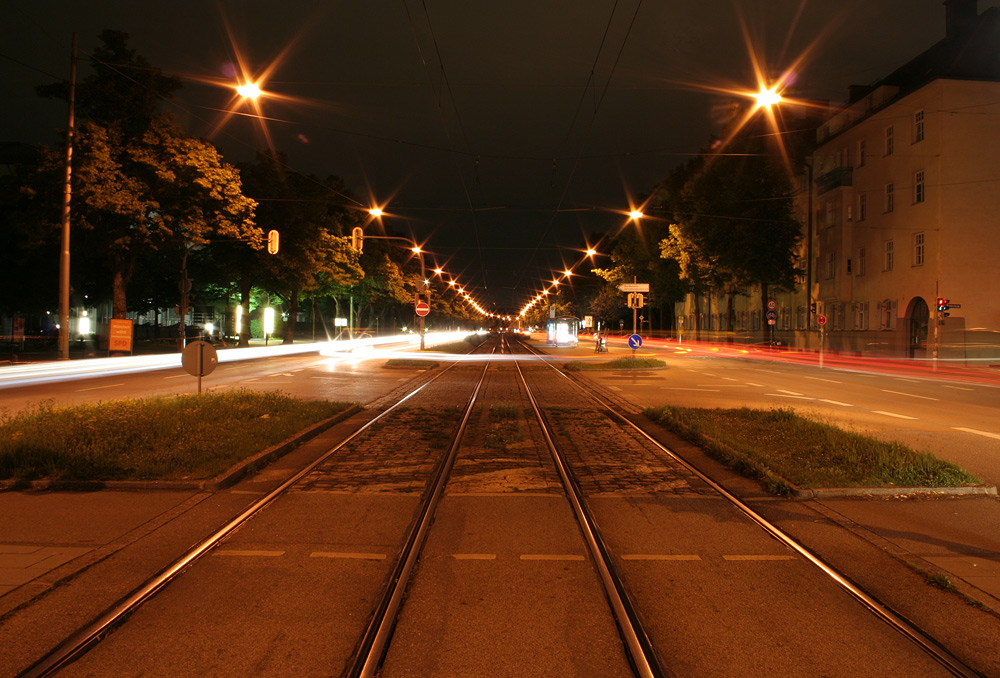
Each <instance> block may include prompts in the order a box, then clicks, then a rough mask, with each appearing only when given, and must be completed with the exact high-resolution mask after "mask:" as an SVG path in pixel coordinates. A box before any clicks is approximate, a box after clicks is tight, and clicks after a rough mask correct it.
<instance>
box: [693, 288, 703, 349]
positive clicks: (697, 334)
mask: <svg viewBox="0 0 1000 678" xmlns="http://www.w3.org/2000/svg"><path fill="white" fill-rule="evenodd" d="M694 338H695V339H696V340H697V341H701V295H700V294H698V293H697V292H695V295H694Z"/></svg>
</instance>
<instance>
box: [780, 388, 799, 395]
mask: <svg viewBox="0 0 1000 678" xmlns="http://www.w3.org/2000/svg"><path fill="white" fill-rule="evenodd" d="M777 390H778V393H784V394H785V395H791V396H800V395H805V394H804V393H798V392H796V391H786V390H785V389H783V388H779V389H777Z"/></svg>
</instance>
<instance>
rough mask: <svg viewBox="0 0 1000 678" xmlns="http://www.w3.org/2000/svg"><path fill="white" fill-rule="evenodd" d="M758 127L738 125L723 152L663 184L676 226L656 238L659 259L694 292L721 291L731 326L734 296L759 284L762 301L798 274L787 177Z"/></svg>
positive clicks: (796, 230) (797, 226) (788, 285)
mask: <svg viewBox="0 0 1000 678" xmlns="http://www.w3.org/2000/svg"><path fill="white" fill-rule="evenodd" d="M757 132H759V130H753V129H749V130H744V132H743V133H741V134H740V135H738V136H737V137H736V139H735V140H734V141H733V142H732V144H731V145H730V146H729V147H728V148H727V149H726V152H725V153H715V154H711V155H706V158H705V159H704V160H703V161H699V162H693V163H688V164H687V165H685V166H684V167H683V168H682V169H681V170H679V171H678V172H677V173H676V174H675V175H673V176H671V177H670V179H669V182H668V183H669V187H670V189H672V190H667V192H668V193H669V194H670V196H669V198H670V199H669V204H670V206H671V208H672V211H673V217H674V219H675V223H674V224H673V225H672V226H671V228H670V233H669V236H668V237H667V238H664V240H663V241H662V242H661V253H662V256H664V257H667V258H673V259H675V260H676V261H677V262H678V264H679V266H680V271H681V277H682V278H683V279H684V280H685V281H686V282H687V283H688V284H689V285H690V286H691V288H692V290H693V291H695V292H696V293H698V292H702V291H704V290H705V289H707V288H717V289H722V290H723V291H725V292H726V294H727V295H728V297H729V309H728V313H727V315H728V317H729V326H730V327H732V321H733V315H734V310H733V297H734V295H735V294H737V293H741V292H742V291H744V290H746V289H747V288H748V287H750V286H752V285H760V290H761V305H762V306H763V305H764V304H765V303H766V301H767V299H768V296H769V294H770V292H769V290H770V288H779V289H789V290H790V289H793V288H794V285H795V277H796V275H797V274H798V273H799V271H798V269H797V266H796V247H797V245H798V242H799V240H800V239H801V237H802V231H801V228H802V227H801V225H800V224H799V223H798V221H797V220H796V219H795V216H794V199H793V193H792V183H791V179H790V177H789V176H788V173H787V171H786V169H785V167H784V165H783V164H782V163H781V162H780V160H778V159H777V158H776V157H774V155H773V154H771V153H768V149H767V147H766V144H765V142H764V140H763V139H764V136H763V135H761V134H758V133H757ZM682 178H683V188H681V189H680V191H679V192H678V191H677V187H678V185H680V184H681V179H682ZM696 315H698V312H697V310H696Z"/></svg>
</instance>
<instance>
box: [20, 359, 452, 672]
mask: <svg viewBox="0 0 1000 678" xmlns="http://www.w3.org/2000/svg"><path fill="white" fill-rule="evenodd" d="M452 367H453V365H450V366H449V367H447V368H445V369H444V370H442V371H441V372H439V373H438V374H436V375H434V376H432V377H431V378H429V379H427V380H426V381H424V383H422V384H421V385H420V386H418V387H417V388H415V389H414V390H412V391H410V392H409V393H408V394H406V395H405V396H403V397H402V398H401V399H400V400H399V401H398V402H396V403H394V404H393V405H392V406H391V407H389V408H387V409H386V410H385V411H384V412H382V413H381V414H379V415H377V416H376V417H374V418H373V419H371V420H370V421H368V422H367V423H365V424H364V425H363V426H361V427H360V428H359V429H358V430H357V431H355V432H354V433H352V434H351V435H349V436H348V437H347V438H345V439H344V440H342V441H341V442H339V443H337V444H336V445H335V446H333V447H331V448H330V449H329V450H327V451H326V452H324V453H323V454H322V455H321V456H320V457H319V458H318V459H316V460H315V461H313V462H311V463H310V464H309V465H308V466H306V467H304V468H303V469H301V470H300V471H298V472H297V473H295V475H293V476H292V477H290V478H289V479H288V480H286V481H284V482H283V483H282V484H281V485H279V486H278V487H277V488H275V489H274V490H272V491H271V492H269V493H268V494H266V495H265V496H264V497H262V498H260V499H259V500H257V501H256V502H254V503H253V504H251V505H250V506H249V507H248V508H246V509H244V510H243V511H242V512H241V513H240V514H239V515H237V516H236V517H235V518H233V519H232V520H230V521H229V522H228V523H226V524H225V525H224V526H222V527H221V528H219V529H218V530H217V531H216V532H215V533H213V534H212V535H211V536H209V537H207V538H206V539H204V540H202V541H201V542H200V543H198V544H197V545H196V546H194V547H193V548H191V549H190V550H188V551H187V552H186V553H185V554H184V555H182V556H181V557H180V558H178V559H177V560H175V561H174V562H173V563H171V564H170V565H168V566H167V567H165V568H164V569H162V570H160V571H159V572H158V573H157V574H155V575H154V576H153V577H151V578H150V579H148V580H146V581H145V582H144V583H143V584H140V585H139V586H138V587H137V588H136V589H134V590H132V591H131V592H130V593H128V594H126V595H125V596H124V597H123V598H121V599H120V600H119V601H118V602H116V603H114V604H113V605H112V606H111V607H109V608H108V609H107V610H105V611H104V612H102V613H101V614H100V615H98V616H97V617H96V618H95V619H94V620H93V621H92V622H90V623H89V624H87V625H86V626H84V627H82V628H81V629H79V630H78V631H76V632H75V633H74V634H72V635H71V636H69V637H68V638H66V640H64V641H63V642H62V643H60V644H59V645H57V646H56V647H55V648H53V649H52V650H50V651H49V652H48V653H47V654H45V655H44V656H43V657H42V658H41V659H39V660H38V661H36V662H35V663H34V664H32V665H31V666H29V667H28V668H27V669H25V670H24V671H23V672H21V673H20V674H18V678H42V677H44V676H51V675H53V674H54V673H55V672H56V671H59V670H60V669H62V668H64V667H66V666H67V665H69V664H71V663H72V662H74V661H76V660H77V659H79V658H80V657H81V656H83V655H84V654H85V653H86V652H87V651H88V650H90V649H91V648H92V647H93V646H94V645H95V644H96V643H97V642H99V641H100V640H101V639H102V638H104V636H106V635H107V634H108V633H110V631H111V630H113V629H114V628H115V627H116V626H117V625H118V624H120V623H121V622H122V621H123V620H124V619H125V618H126V617H127V616H128V615H130V614H132V613H133V612H134V611H135V610H136V609H138V608H139V607H140V606H141V605H142V604H143V603H145V602H147V601H148V600H149V599H151V598H152V597H153V596H155V595H156V594H157V593H159V591H160V590H162V589H163V588H164V587H165V586H166V585H167V584H169V583H170V582H171V581H172V580H173V579H175V578H176V577H177V576H178V575H180V574H181V573H182V572H183V571H184V570H185V569H187V568H188V567H190V566H191V565H193V564H194V563H195V561H197V560H198V559H200V558H201V557H202V556H204V555H205V554H206V553H207V552H209V551H211V550H212V549H213V548H214V547H216V546H217V545H218V544H219V543H220V542H221V541H222V540H223V539H225V538H226V537H228V536H229V535H230V534H232V533H233V532H235V531H236V530H237V529H238V528H239V527H240V526H242V525H243V524H244V523H246V522H247V521H248V520H250V519H251V518H252V517H254V516H255V515H256V514H257V513H259V512H260V511H261V510H263V509H264V508H265V507H267V506H268V505H270V504H271V503H273V502H274V501H275V500H276V499H277V498H278V497H279V496H281V495H282V494H283V493H284V492H285V491H286V490H287V489H288V488H289V487H291V486H292V485H294V484H295V483H297V482H298V481H300V480H301V479H302V478H303V477H305V476H306V475H307V474H309V473H310V472H311V471H313V470H314V469H315V468H316V467H318V466H319V465H320V464H322V463H323V462H325V461H326V460H327V459H329V458H330V456H332V455H333V454H335V453H336V452H337V451H339V450H340V449H341V448H343V447H344V446H345V445H347V444H348V443H350V442H351V441H352V440H354V439H355V438H357V437H358V436H360V435H361V434H362V433H364V432H365V431H367V430H368V429H369V428H371V427H372V426H374V425H375V424H376V423H378V422H379V421H380V420H381V419H382V418H384V417H386V416H388V415H389V414H390V413H392V412H393V411H394V410H395V409H396V408H398V407H399V406H400V405H402V404H403V403H405V402H406V401H408V400H409V399H410V398H412V397H413V396H415V395H416V394H418V393H420V391H422V390H424V389H425V388H426V387H427V386H429V385H430V384H432V383H434V382H435V381H437V380H438V379H440V378H441V377H443V376H444V375H445V374H446V373H447V372H448V370H450V369H451V368H452Z"/></svg>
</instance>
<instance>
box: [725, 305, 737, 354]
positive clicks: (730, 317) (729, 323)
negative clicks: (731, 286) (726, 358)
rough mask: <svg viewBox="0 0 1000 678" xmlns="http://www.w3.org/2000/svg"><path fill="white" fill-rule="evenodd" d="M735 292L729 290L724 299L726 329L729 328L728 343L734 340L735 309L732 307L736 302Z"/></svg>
mask: <svg viewBox="0 0 1000 678" xmlns="http://www.w3.org/2000/svg"><path fill="white" fill-rule="evenodd" d="M735 297H736V293H735V292H729V293H728V299H727V300H726V304H727V306H726V329H727V330H729V343H732V342H734V341H736V337H735V331H736V309H735V308H734V305H735V302H736V299H735Z"/></svg>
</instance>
